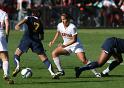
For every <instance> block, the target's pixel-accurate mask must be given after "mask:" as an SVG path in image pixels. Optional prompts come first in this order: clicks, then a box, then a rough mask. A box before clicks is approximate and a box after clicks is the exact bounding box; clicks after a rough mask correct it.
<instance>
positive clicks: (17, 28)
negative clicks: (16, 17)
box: [15, 19, 27, 30]
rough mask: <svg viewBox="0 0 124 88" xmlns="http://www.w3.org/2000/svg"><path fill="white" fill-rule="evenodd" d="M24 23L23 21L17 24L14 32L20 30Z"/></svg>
mask: <svg viewBox="0 0 124 88" xmlns="http://www.w3.org/2000/svg"><path fill="white" fill-rule="evenodd" d="M26 21H27V20H26V19H23V20H21V21H20V22H19V23H17V24H16V26H15V30H20V26H21V25H22V24H24V23H25V22H26Z"/></svg>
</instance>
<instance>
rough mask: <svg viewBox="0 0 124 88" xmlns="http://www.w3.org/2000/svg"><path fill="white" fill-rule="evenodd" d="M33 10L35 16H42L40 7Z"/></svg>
mask: <svg viewBox="0 0 124 88" xmlns="http://www.w3.org/2000/svg"><path fill="white" fill-rule="evenodd" d="M31 12H32V14H33V15H34V16H37V17H40V16H41V14H40V11H39V9H36V8H33V9H32V11H31Z"/></svg>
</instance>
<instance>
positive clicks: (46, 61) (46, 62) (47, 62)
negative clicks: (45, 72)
mask: <svg viewBox="0 0 124 88" xmlns="http://www.w3.org/2000/svg"><path fill="white" fill-rule="evenodd" d="M43 63H44V64H45V65H46V67H47V69H48V68H49V67H50V65H51V63H50V61H49V60H48V59H46V60H45V61H43Z"/></svg>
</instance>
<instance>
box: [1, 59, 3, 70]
mask: <svg viewBox="0 0 124 88" xmlns="http://www.w3.org/2000/svg"><path fill="white" fill-rule="evenodd" d="M2 64H3V62H2V60H1V59H0V68H2Z"/></svg>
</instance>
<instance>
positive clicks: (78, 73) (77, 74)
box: [75, 67, 81, 78]
mask: <svg viewBox="0 0 124 88" xmlns="http://www.w3.org/2000/svg"><path fill="white" fill-rule="evenodd" d="M80 74H81V71H80V70H79V67H75V76H76V78H79V76H80Z"/></svg>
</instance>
